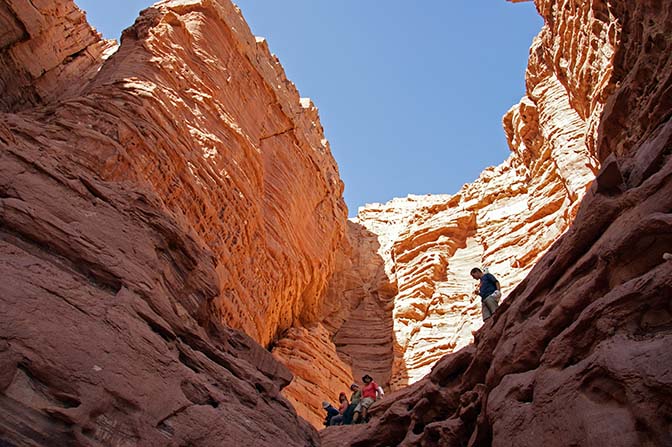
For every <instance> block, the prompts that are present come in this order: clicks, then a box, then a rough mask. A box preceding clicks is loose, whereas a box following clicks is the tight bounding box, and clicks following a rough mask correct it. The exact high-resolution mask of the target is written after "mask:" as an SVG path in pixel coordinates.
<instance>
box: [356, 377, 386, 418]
mask: <svg viewBox="0 0 672 447" xmlns="http://www.w3.org/2000/svg"><path fill="white" fill-rule="evenodd" d="M362 382H364V388H362V400H361V401H360V402H359V406H360V407H361V408H360V409H361V414H362V420H363V421H367V420H368V414H367V413H368V412H369V407H370V406H371V404H373V403H374V402H375V401H376V400H377V399H378V398H379V397H380V398H382V397H383V395H384V393H383V389H382V388H381V387H380V386H378V384H377V383H376V382H374V381H373V377H371V376H370V375H368V374H366V375H364V377H362ZM355 411H357V410H355Z"/></svg>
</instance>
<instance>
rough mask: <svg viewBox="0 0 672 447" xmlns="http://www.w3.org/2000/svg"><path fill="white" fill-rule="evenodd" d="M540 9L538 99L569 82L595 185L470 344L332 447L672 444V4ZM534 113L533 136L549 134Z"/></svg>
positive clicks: (545, 2) (534, 70)
mask: <svg viewBox="0 0 672 447" xmlns="http://www.w3.org/2000/svg"><path fill="white" fill-rule="evenodd" d="M537 8H538V10H539V11H540V13H541V14H542V15H543V17H544V19H545V22H546V24H545V26H544V28H543V30H542V32H541V34H540V35H539V37H538V39H537V41H536V43H535V45H534V46H533V51H532V54H531V58H530V60H531V63H530V65H531V68H530V70H529V71H528V87H529V86H530V80H531V79H532V80H533V81H534V80H535V79H537V77H536V76H537V75H536V74H538V73H540V71H539V68H538V66H537V65H536V64H539V63H542V62H543V64H545V68H544V70H550V72H552V73H553V74H552V75H551V76H550V78H549V77H546V79H548V81H547V83H546V86H547V87H548V89H547V90H545V91H546V93H545V94H551V93H552V91H553V90H554V89H557V88H559V87H558V83H559V84H560V85H561V86H562V88H564V89H565V90H566V92H567V95H568V100H567V101H568V104H569V105H570V107H571V108H572V109H573V110H574V112H575V113H573V114H572V118H571V120H570V121H568V126H569V127H572V126H571V125H570V122H571V123H576V120H577V117H578V118H580V119H581V120H583V121H584V122H585V123H587V126H586V127H585V128H584V129H585V133H584V134H583V135H584V137H582V138H584V141H585V148H587V149H588V151H589V153H590V158H595V159H596V160H597V162H598V163H599V165H600V166H601V168H600V170H599V172H598V173H597V177H596V180H595V181H594V182H593V183H592V184H591V186H590V188H589V189H588V191H587V193H586V195H585V197H584V198H583V200H582V201H581V203H580V205H579V206H578V208H574V210H575V211H571V212H572V213H573V212H576V217H575V219H574V221H573V223H572V224H571V226H570V228H569V229H568V231H567V232H566V233H565V234H564V235H563V236H562V237H561V238H560V239H559V240H558V241H557V242H555V243H554V244H553V245H552V246H551V247H550V248H549V249H548V250H547V252H546V253H545V254H544V255H543V256H542V257H541V259H539V261H538V262H537V263H536V265H535V266H534V268H533V269H532V270H531V272H530V273H529V274H528V275H527V277H526V278H525V279H524V280H523V281H522V282H521V283H520V284H518V286H516V287H515V289H514V290H513V291H512V292H511V293H510V294H509V296H508V298H507V299H506V300H505V301H504V303H503V305H502V307H501V308H500V310H498V312H497V313H496V314H495V316H494V318H492V319H491V320H489V321H488V322H487V323H486V324H485V325H484V326H483V328H482V329H480V330H479V331H478V332H477V333H476V336H475V343H474V344H472V345H469V346H467V347H465V348H463V349H461V350H459V351H457V352H456V353H454V354H452V355H448V356H445V357H443V358H442V359H441V360H440V361H439V362H438V363H437V364H436V365H435V366H434V367H433V368H432V371H431V373H430V374H429V375H428V376H427V377H426V378H424V379H422V380H421V381H419V382H418V383H416V384H415V385H412V386H410V387H408V388H406V389H404V390H402V391H399V392H397V393H395V394H394V395H392V396H389V397H386V399H385V400H383V401H382V402H381V403H379V404H377V405H375V406H374V407H373V413H374V414H375V416H376V417H375V418H374V420H373V421H372V422H370V423H369V424H368V425H366V426H358V427H353V428H345V429H343V428H338V427H337V428H334V429H329V430H326V431H325V432H323V435H322V439H323V446H327V447H329V446H341V445H343V446H345V445H347V446H353V447H357V446H361V447H363V446H383V445H400V446H410V445H423V446H430V445H431V446H460V445H468V446H489V445H492V446H495V447H496V446H510V445H516V446H539V445H544V446H567V445H577V446H578V445H580V446H588V445H609V446H661V445H672V404H671V403H670V402H672V395H671V394H670V390H671V389H672V375H670V369H669V365H670V364H672V349H670V346H671V345H672V301H671V297H672V262H671V260H670V259H671V258H672V256H670V253H672V157H670V153H671V151H670V149H671V148H672V120H671V116H672V93H671V92H672V51H671V50H672V4H670V3H669V2H660V1H641V2H627V1H623V0H619V1H610V2H608V3H606V2H603V1H594V2H589V3H588V2H579V1H571V0H566V1H551V0H538V1H537ZM540 42H542V44H539V43H540ZM606 60H611V61H613V62H612V64H613V65H611V66H610V67H602V68H600V64H601V63H602V62H600V61H606ZM546 74H548V73H546ZM553 78H555V80H553ZM556 81H557V82H556ZM542 84H543V83H542ZM532 85H536V86H537V87H538V86H539V84H535V83H534V82H532ZM534 91H535V89H534V88H533V89H532V94H528V99H532V100H533V101H532V102H534V97H535V94H534ZM537 92H539V90H537ZM552 96H555V93H552ZM519 107H520V108H521V109H519V110H522V109H527V107H528V105H527V99H524V100H523V102H522V103H521V106H519ZM536 109H537V112H535V114H536V116H537V118H533V119H532V120H531V121H527V122H528V123H529V122H534V121H535V120H537V121H538V122H539V123H542V121H543V120H542V116H543V115H545V114H546V112H541V110H542V109H543V108H542V107H541V106H540V104H536ZM514 114H515V109H514ZM548 114H549V116H550V112H548ZM521 116H523V117H524V116H528V117H529V116H530V115H529V114H528V113H527V112H524V111H523V113H522V114H521ZM533 116H534V114H533ZM511 118H513V119H515V116H512V115H511V114H509V115H507V118H505V123H506V122H507V119H511ZM558 118H559V117H555V119H558ZM525 128H526V126H525V125H522V126H521V123H520V122H519V123H518V124H515V122H514V123H513V125H512V126H507V132H508V133H509V138H510V139H512V140H517V139H519V138H518V137H516V136H515V135H513V134H511V129H520V130H524V129H525ZM525 135H528V136H530V137H532V135H533V134H530V133H528V132H526V131H525V132H520V136H521V137H520V141H523V142H524V141H525ZM512 136H513V138H512ZM556 136H557V135H556ZM565 138H567V137H565ZM533 140H534V139H533ZM572 140H573V139H572ZM545 141H547V140H545ZM532 146H534V144H532V142H531V143H530V144H528V143H525V150H523V151H522V152H523V154H524V153H525V152H527V149H529V148H530V147H532ZM579 152H583V148H581V149H580V150H579ZM533 153H534V152H532V153H531V155H533ZM565 161H566V160H565ZM498 169H499V168H498ZM563 169H565V170H573V169H574V168H571V167H565V168H562V167H561V166H558V168H557V172H560V171H562V170H563ZM544 172H547V171H544ZM571 184H572V182H571V181H565V182H564V188H565V189H567V190H568V191H571ZM574 191H576V192H577V195H579V194H578V193H579V192H580V183H579V186H577V187H575V188H574ZM568 209H569V210H572V207H571V206H570V207H569V208H568ZM502 239H506V238H503V237H502V236H501V235H500V237H499V238H496V240H497V241H498V242H499V241H501V240H502ZM493 256H495V254H493ZM493 270H494V269H493ZM495 273H497V271H495ZM397 277H398V272H397ZM399 288H400V290H402V286H401V285H400V286H399Z"/></svg>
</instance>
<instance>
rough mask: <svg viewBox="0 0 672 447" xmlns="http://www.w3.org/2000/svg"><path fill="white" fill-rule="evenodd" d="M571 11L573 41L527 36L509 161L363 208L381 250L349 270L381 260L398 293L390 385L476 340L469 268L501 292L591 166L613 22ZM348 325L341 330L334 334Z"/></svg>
mask: <svg viewBox="0 0 672 447" xmlns="http://www.w3.org/2000/svg"><path fill="white" fill-rule="evenodd" d="M566 14H568V16H567V19H566V21H565V22H563V27H566V28H567V29H563V33H565V34H566V36H565V38H566V37H567V36H576V38H573V39H572V42H571V43H566V42H565V40H564V39H565V38H563V40H562V41H560V42H557V43H554V41H553V37H552V35H551V34H550V33H549V32H548V28H547V29H545V31H543V32H542V33H541V34H540V35H539V36H538V37H537V38H536V39H535V41H534V43H533V44H532V48H531V49H530V61H529V66H528V70H527V74H526V86H527V94H526V96H525V97H524V98H522V99H521V101H520V103H519V104H517V105H516V106H514V107H512V108H511V110H509V111H508V112H507V114H506V115H505V116H504V118H503V124H504V130H505V132H506V136H507V140H508V143H509V147H510V149H511V152H512V153H511V156H510V157H509V158H508V159H507V160H506V161H505V162H504V163H502V164H501V165H499V166H497V167H494V168H488V169H486V170H485V171H484V172H483V173H482V174H481V176H480V177H479V178H478V179H477V180H476V181H475V182H473V183H471V184H467V185H465V186H464V187H463V188H462V189H461V190H460V191H459V192H458V193H457V194H455V195H452V196H448V195H438V196H437V195H435V196H409V197H408V198H406V199H394V200H392V201H390V202H389V203H386V204H373V205H367V206H365V207H363V208H361V209H360V211H359V214H358V216H357V218H356V220H355V222H356V224H358V225H361V226H363V227H364V228H365V229H366V230H368V231H369V232H371V233H373V234H375V235H377V237H378V241H379V245H380V247H379V249H378V250H376V251H371V252H369V256H368V257H367V258H366V259H363V258H362V257H360V258H359V261H360V263H357V261H355V262H354V263H353V267H352V268H355V269H362V268H364V265H366V264H371V263H373V264H376V263H380V260H383V262H384V264H385V274H386V276H387V279H388V282H389V283H391V284H393V286H394V287H393V288H394V289H395V290H396V292H395V293H394V295H393V296H392V297H391V299H390V300H388V301H389V302H391V303H393V310H392V312H391V315H390V317H391V319H388V321H389V322H390V324H392V325H393V331H392V332H393V333H392V335H393V337H392V338H393V340H390V342H389V344H388V348H393V350H394V360H393V362H392V364H391V367H392V370H391V371H388V372H386V373H383V374H382V377H383V378H384V379H389V383H390V386H391V388H392V389H396V388H399V387H402V386H405V385H407V384H408V383H413V382H415V381H417V380H419V379H420V378H422V377H424V376H425V375H426V374H427V373H428V372H429V371H430V369H431V367H432V366H433V365H434V364H435V363H436V362H437V361H438V360H439V359H440V358H441V357H442V356H444V355H445V354H447V353H450V352H453V351H455V350H457V349H460V348H462V347H464V346H466V345H467V344H468V343H470V342H471V341H472V331H474V330H476V329H478V327H480V325H481V316H480V315H481V311H480V300H479V299H478V298H477V297H475V296H474V294H473V289H474V281H473V280H472V279H471V277H470V275H469V272H470V270H471V268H472V267H481V266H484V267H485V268H488V269H489V271H490V272H492V273H494V274H495V275H496V276H497V278H498V279H499V280H500V282H501V284H502V286H503V292H504V295H506V293H508V292H509V291H511V290H512V289H513V288H514V287H515V286H516V285H517V284H519V283H520V282H521V281H522V280H523V278H525V276H526V275H527V274H528V273H529V272H530V270H531V269H532V267H533V266H534V265H535V263H536V262H537V260H538V259H539V258H540V256H541V255H542V254H543V253H544V252H545V251H546V250H547V249H548V247H549V246H550V245H551V244H552V243H553V242H554V241H555V240H557V238H558V237H559V236H560V235H561V234H562V233H564V232H565V231H566V230H567V228H568V227H569V225H570V223H571V222H572V220H573V218H574V216H575V215H576V210H577V206H578V204H579V203H580V200H581V198H582V197H583V195H584V193H585V191H586V188H587V187H588V185H589V184H590V182H591V181H592V179H593V178H594V175H595V173H596V172H597V168H598V166H599V161H598V159H597V154H596V144H595V140H596V132H597V125H598V123H599V118H600V116H601V113H602V109H603V107H604V104H605V101H606V99H607V98H608V95H609V93H610V92H611V91H613V88H614V84H613V80H612V76H611V73H612V69H613V58H614V54H615V48H614V45H615V39H616V34H615V33H616V28H615V25H614V24H613V23H612V22H610V21H609V20H606V19H605V18H604V17H601V16H600V15H599V14H595V13H591V12H589V11H582V12H581V14H588V15H587V16H586V17H582V16H580V14H578V13H577V14H576V15H575V14H574V13H573V12H572V13H571V14H570V13H566ZM561 17H564V16H561ZM607 19H608V17H607ZM565 45H569V49H565V48H564V46H565ZM579 49H580V50H581V51H579ZM359 234H361V232H359V233H358V232H354V233H353V232H350V233H349V239H350V244H351V245H355V246H361V245H362V243H363V242H362V240H361V238H360V237H359ZM348 268H350V267H348ZM336 275H337V276H338V275H340V272H338V271H337V272H336ZM369 278H370V281H371V282H368V281H369V279H368V278H365V279H364V282H366V283H367V284H366V285H365V286H364V288H366V289H367V290H370V291H372V292H375V293H377V292H376V291H377V287H376V284H375V283H376V282H378V281H379V280H378V279H377V278H376V277H375V276H374V277H369ZM343 285H344V283H343V281H340V280H337V281H336V282H335V284H334V286H333V287H332V288H334V289H335V290H334V291H332V292H331V294H333V295H334V296H339V295H340V296H344V295H345V292H344V291H343V290H341V287H342V286H343ZM351 287H352V285H351V284H347V283H345V287H344V288H345V289H348V288H351ZM384 287H385V288H386V289H387V288H388V287H387V286H384ZM347 332H348V327H344V328H342V329H340V330H339V332H338V333H337V335H336V340H338V339H339V338H341V339H342V338H343V337H344V335H343V333H347ZM360 336H361V337H364V338H368V337H369V333H368V332H367V333H360ZM346 338H347V336H346ZM337 344H338V343H337ZM348 349H349V348H348V347H347V346H346V347H343V348H341V351H343V352H345V351H347V350H348ZM359 361H360V364H362V363H363V364H364V365H368V364H369V363H368V362H367V361H366V359H359ZM372 367H373V368H374V369H375V366H372ZM384 379H383V381H385V380H384Z"/></svg>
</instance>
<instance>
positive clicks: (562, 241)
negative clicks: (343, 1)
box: [0, 0, 672, 447]
mask: <svg viewBox="0 0 672 447" xmlns="http://www.w3.org/2000/svg"><path fill="white" fill-rule="evenodd" d="M502 1H503V0H502ZM511 2H512V3H520V2H519V1H518V0H511ZM101 3H102V2H101ZM325 4H326V3H325ZM506 6H511V5H506ZM528 6H530V7H531V6H532V4H531V3H530V4H528ZM534 6H535V7H536V12H537V13H538V14H539V15H540V16H541V17H542V18H543V21H544V24H543V26H542V27H541V30H540V31H539V35H538V36H537V37H536V38H534V40H533V41H532V45H531V48H530V51H529V61H528V66H527V70H526V72H525V79H524V81H525V82H524V84H525V92H524V93H523V94H522V97H521V98H520V100H519V101H518V102H517V103H515V104H513V105H512V106H511V107H510V108H509V109H508V111H506V112H505V113H504V116H503V118H502V125H503V131H504V134H505V139H506V145H507V146H508V150H509V156H508V158H507V159H506V160H504V161H503V162H501V163H500V164H498V165H497V166H492V167H488V168H485V169H483V171H482V172H481V173H480V174H479V175H478V177H477V178H476V179H475V180H474V181H473V182H469V183H465V184H463V186H462V187H461V188H459V189H458V190H457V191H456V192H455V193H454V194H426V195H408V196H407V197H403V198H395V199H391V200H389V201H388V202H386V203H370V204H368V205H365V206H363V207H361V208H360V209H359V211H358V213H357V216H355V217H352V218H348V208H347V206H346V203H345V199H344V182H343V180H342V179H341V174H340V173H339V166H338V165H337V163H336V159H335V158H334V156H333V155H332V152H331V147H330V143H329V141H328V140H327V138H326V136H325V132H324V129H323V127H322V123H321V121H320V116H319V113H318V109H317V107H316V105H315V104H314V103H313V102H312V101H311V100H310V99H308V98H303V97H301V96H300V95H299V92H298V90H297V88H296V87H295V86H294V84H292V82H291V81H290V80H289V79H288V78H287V75H286V74H285V71H284V69H283V67H282V65H281V64H280V59H279V58H278V57H277V56H276V55H274V54H273V53H272V52H271V50H270V47H269V44H268V43H267V42H266V40H265V39H263V38H260V37H257V36H255V35H254V34H253V33H252V31H251V30H250V28H249V26H248V25H247V23H246V21H245V19H244V17H243V15H242V13H241V9H240V8H238V7H237V6H236V5H235V4H233V3H232V2H231V1H229V0H207V1H206V0H165V1H161V2H159V3H157V4H155V5H153V6H149V7H148V8H146V9H144V10H143V11H142V12H141V13H140V15H139V17H138V18H137V20H136V21H135V23H134V24H133V25H131V26H130V27H129V28H128V29H126V30H125V31H124V33H123V39H122V40H121V42H120V43H117V42H114V41H112V40H108V39H104V38H103V37H102V36H101V35H100V34H99V33H98V32H97V31H96V30H95V29H94V28H93V27H92V26H91V25H90V24H89V23H88V22H87V18H86V14H85V13H84V12H83V11H82V10H81V9H79V8H78V7H77V5H76V4H75V3H74V2H73V1H72V0H60V1H56V0H42V1H40V2H31V1H30V0H0V23H1V24H3V26H4V27H5V28H6V30H4V29H3V31H2V32H0V61H1V62H2V63H0V81H1V82H0V84H2V85H3V86H2V89H3V90H2V93H3V94H2V95H0V278H1V280H0V445H2V446H8V447H19V446H36V447H51V446H53V445H63V446H96V447H108V446H128V447H143V446H164V445H165V446H190V447H221V446H232V447H233V446H235V447H238V446H255V447H278V446H281V447H346V446H347V447H374V446H381V447H382V446H397V447H417V446H446V447H453V446H461V447H462V446H467V447H498V446H509V445H515V446H517V447H538V446H539V445H543V446H544V447H565V446H568V445H572V446H599V445H608V446H613V447H657V446H668V445H672V394H671V393H670V390H671V389H672V378H671V377H670V374H669V369H670V365H672V349H670V346H672V302H671V301H670V297H672V152H671V150H670V148H671V147H672V119H671V117H672V102H671V101H670V92H671V91H672V3H671V2H660V1H639V2H632V1H625V0H609V1H606V0H595V1H591V2H581V1H578V0H565V1H556V0H535V1H534ZM362 7H363V6H361V5H360V4H359V3H357V8H362ZM403 7H404V8H411V7H412V5H406V4H403ZM451 7H453V6H451ZM409 11H410V9H409ZM413 11H414V12H417V10H413ZM374 12H376V14H378V11H377V10H376V11H374ZM403 12H406V10H402V13H403ZM420 13H421V14H420V15H425V14H426V11H425V10H421V11H420ZM376 17H378V16H376ZM385 23H388V22H385ZM319 25H320V26H322V25H323V24H322V23H319ZM441 25H443V24H441ZM298 28H300V27H298ZM325 28H328V27H325ZM404 29H405V28H404ZM439 29H440V28H439ZM300 31H304V29H303V28H301V29H300ZM393 31H394V32H395V33H396V34H400V35H401V34H403V33H398V32H397V31H398V30H397V29H394V30H393ZM423 36H424V35H423ZM402 37H403V36H402ZM302 38H303V39H304V40H307V39H306V36H302ZM425 40H426V41H427V39H425ZM366 42H367V43H372V42H373V41H371V40H367V41H366ZM355 43H356V44H357V45H359V46H362V41H360V42H355ZM442 45H443V44H442ZM487 49H488V48H487V46H483V48H479V50H478V51H482V50H483V51H485V50H487ZM395 50H396V49H395ZM310 54H317V53H310ZM478 54H481V53H478ZM432 56H433V57H434V56H435V55H434V54H433V55H432ZM439 57H440V58H444V59H446V60H448V61H449V62H450V63H451V64H456V65H457V66H459V67H460V69H461V71H463V72H466V73H473V72H471V71H469V70H473V67H469V66H468V65H460V64H461V62H459V61H458V60H453V59H450V58H449V57H447V55H446V54H443V53H442V54H440V55H439ZM315 60H317V59H311V63H312V64H313V65H319V68H320V69H321V70H322V71H325V72H328V71H329V70H328V69H327V68H325V67H327V66H326V65H322V64H321V63H320V64H315ZM402 62H403V63H404V64H405V65H407V66H409V67H411V68H412V69H413V70H417V67H418V66H419V65H415V64H412V63H408V61H402ZM361 66H363V65H361ZM350 67H351V66H350V65H348V67H347V68H348V69H350ZM355 74H356V75H357V76H360V75H361V73H359V72H358V73H355ZM339 81H342V82H343V83H347V82H348V81H347V80H346V79H343V80H339ZM374 81H375V79H374ZM350 82H351V81H350ZM371 84H375V82H371ZM418 84H420V82H418ZM446 85H448V84H446ZM390 91H392V90H390ZM466 93H468V94H471V92H468V91H466ZM392 99H395V98H392ZM468 99H469V97H467V100H468ZM466 102H467V101H465V103H466ZM513 102H515V101H513ZM352 104H353V103H352V102H351V103H350V104H348V107H349V108H350V109H353V106H352ZM362 104H365V102H364V101H360V102H357V103H356V105H357V106H358V107H359V106H361V105H362ZM441 105H442V107H443V106H444V105H445V104H441ZM453 106H454V107H455V108H456V110H457V111H458V113H459V114H463V115H469V113H468V112H469V110H468V109H467V108H465V107H462V104H461V103H459V102H458V101H456V102H455V104H454V105H453ZM359 108H360V109H362V110H365V111H366V112H367V113H369V114H370V115H373V114H371V113H370V111H369V109H368V108H367V107H359ZM444 108H445V107H444ZM401 111H402V112H403V113H399V114H398V115H399V116H402V117H409V116H412V115H413V113H412V111H410V110H401ZM325 116H326V114H325ZM363 122H364V121H363ZM364 124H365V125H366V126H370V127H371V128H374V127H373V126H371V123H370V122H364ZM430 128H432V129H436V128H439V127H438V126H436V127H430ZM393 135H396V134H393ZM474 135H476V136H478V135H477V134H476V133H473V134H471V135H470V137H472V138H473V137H474ZM441 137H443V135H442V136H441ZM376 141H377V140H376ZM446 141H448V143H450V144H452V143H453V141H452V140H451V139H450V138H446ZM448 143H447V144H448ZM431 147H432V148H436V147H435V146H431ZM412 149H413V147H412V146H409V149H408V150H409V152H411V150H412ZM460 150H461V151H462V153H463V154H464V155H465V156H470V155H473V151H472V148H471V147H468V146H466V145H465V146H464V147H460ZM389 174H390V177H393V175H392V173H389ZM473 267H480V268H483V269H484V270H486V269H487V271H488V272H490V273H492V274H494V275H495V276H496V277H497V279H498V280H499V282H500V283H501V285H502V289H503V290H502V291H503V295H504V297H503V300H502V301H501V303H500V306H499V308H498V309H497V310H496V311H495V312H494V315H493V316H492V318H490V319H488V320H487V321H485V322H484V321H482V314H481V301H480V298H478V297H477V296H476V295H475V294H474V289H475V287H476V282H475V281H474V279H473V278H471V276H470V274H469V273H470V270H471V269H472V268H473ZM364 374H369V375H371V376H373V378H374V380H375V381H376V382H377V383H378V384H380V385H382V386H383V387H385V389H386V391H389V393H387V394H386V396H385V397H384V398H383V399H381V400H379V401H377V402H375V403H373V405H372V407H371V411H370V415H371V418H370V420H369V421H367V422H366V423H363V424H355V425H349V426H334V427H331V426H329V427H326V428H325V427H324V425H323V422H324V420H325V411H324V408H323V402H324V401H326V402H327V403H329V402H331V403H332V404H335V403H336V402H337V399H338V396H339V393H341V392H345V393H346V394H348V395H349V394H350V393H349V391H348V387H349V386H350V384H351V383H352V382H356V383H359V384H360V385H362V380H361V379H362V376H363V375H364Z"/></svg>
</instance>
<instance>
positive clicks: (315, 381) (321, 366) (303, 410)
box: [273, 324, 353, 428]
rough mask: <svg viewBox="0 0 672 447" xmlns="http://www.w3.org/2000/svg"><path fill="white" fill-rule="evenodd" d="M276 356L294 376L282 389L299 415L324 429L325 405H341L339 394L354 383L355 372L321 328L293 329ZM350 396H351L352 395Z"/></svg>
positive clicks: (275, 350) (282, 339) (284, 337)
mask: <svg viewBox="0 0 672 447" xmlns="http://www.w3.org/2000/svg"><path fill="white" fill-rule="evenodd" d="M273 355H274V356H275V357H276V358H277V359H278V360H279V361H280V362H281V363H283V364H284V365H285V366H287V368H289V369H290V370H291V371H292V373H293V374H294V380H292V383H290V384H289V385H288V386H287V387H286V388H285V389H283V390H282V394H283V396H285V397H286V398H287V400H289V401H290V402H291V403H292V405H293V406H294V408H295V409H296V412H297V413H298V414H299V415H300V416H301V417H302V418H304V419H305V420H307V421H308V422H310V423H311V424H312V425H313V426H314V427H316V428H323V427H324V425H323V424H324V417H325V412H324V410H323V409H322V402H323V401H325V400H327V401H330V402H331V403H332V404H333V405H334V406H337V402H338V393H339V392H341V391H344V392H346V391H347V390H348V387H349V386H350V384H351V383H352V380H353V379H352V372H351V368H350V366H349V364H348V363H345V362H344V361H343V360H342V359H341V357H340V356H339V355H338V354H337V353H336V346H335V345H334V343H333V342H332V340H331V335H330V333H329V332H328V331H327V330H326V329H325V328H324V327H323V326H322V325H321V324H316V325H314V326H311V327H308V328H305V327H297V328H292V329H290V330H289V331H287V333H286V334H284V336H283V338H281V339H280V340H279V341H278V343H277V345H276V346H275V347H274V348H273ZM348 397H349V394H348Z"/></svg>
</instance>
